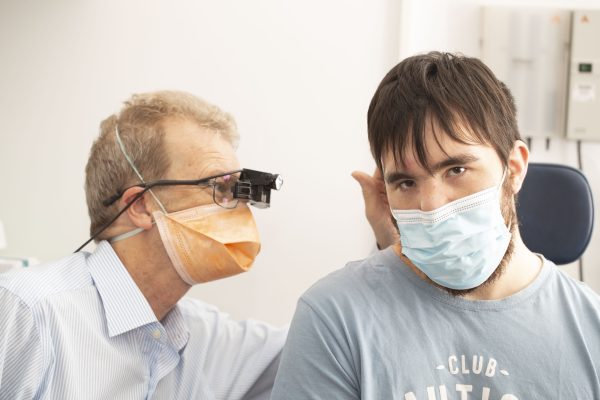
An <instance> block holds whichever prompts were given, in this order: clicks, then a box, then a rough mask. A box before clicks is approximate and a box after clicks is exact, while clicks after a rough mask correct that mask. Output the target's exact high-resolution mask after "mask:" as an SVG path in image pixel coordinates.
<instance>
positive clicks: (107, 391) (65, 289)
mask: <svg viewBox="0 0 600 400" xmlns="http://www.w3.org/2000/svg"><path fill="white" fill-rule="evenodd" d="M237 139H238V136H237V133H236V127H235V123H234V121H233V119H232V118H231V117H230V116H229V115H228V114H226V113H224V112H222V111H221V110H219V109H218V108H217V107H215V106H212V105H210V104H208V103H206V102H204V101H202V100H200V99H198V98H196V97H194V96H192V95H189V94H186V93H182V92H157V93H148V94H140V95H135V96H133V97H132V98H131V99H130V100H129V101H128V102H126V103H125V106H124V108H123V109H122V110H121V112H120V113H119V114H117V115H113V116H110V117H109V118H107V119H106V120H105V121H103V122H102V124H101V132H100V136H99V138H98V139H97V140H96V142H95V143H94V146H93V148H92V151H91V154H90V158H89V161H88V165H87V168H86V195H87V203H88V210H89V215H90V219H91V228H90V230H91V232H92V234H93V235H94V237H95V238H96V239H97V240H98V241H99V243H98V245H97V247H96V249H95V251H94V252H93V253H91V254H90V253H84V252H79V253H75V254H73V255H70V256H68V257H66V258H64V259H62V260H60V261H57V262H54V263H50V264H46V265H44V266H39V267H36V268H34V269H31V270H29V271H23V272H19V273H16V274H9V275H6V274H5V275H2V276H1V277H0V399H42V398H44V399H127V400H131V399H150V398H153V399H192V398H193V399H242V398H243V399H266V398H268V396H269V393H270V390H271V386H272V383H273V379H274V374H275V370H276V368H277V363H278V358H279V353H280V350H281V347H282V346H283V343H284V341H285V336H286V330H285V329H276V328H273V327H270V326H268V325H266V324H263V323H259V322H251V321H247V322H235V321H232V320H230V319H228V318H227V317H226V316H225V315H223V314H221V313H220V312H219V311H218V310H217V309H216V308H214V307H213V306H210V305H207V304H204V303H202V302H200V301H196V300H192V299H189V298H183V295H184V294H185V293H186V292H187V291H188V290H189V289H190V287H191V286H192V285H193V284H195V283H199V282H206V281H210V280H214V279H219V278H222V277H226V276H230V275H233V274H236V273H239V272H242V271H245V270H246V269H248V268H249V267H250V265H251V264H252V261H253V260H254V257H255V256H256V254H257V252H258V250H259V247H260V245H259V241H258V235H257V232H256V226H255V224H254V220H253V218H252V214H251V212H250V210H249V209H248V205H247V204H246V202H245V201H240V200H239V199H238V198H237V196H235V195H234V190H235V188H236V187H237V186H236V183H237V181H238V180H239V178H240V173H241V170H240V165H239V163H238V161H237V159H236V156H235V154H234V149H235V146H236V143H237ZM115 218H116V219H115ZM59 229H60V227H59Z"/></svg>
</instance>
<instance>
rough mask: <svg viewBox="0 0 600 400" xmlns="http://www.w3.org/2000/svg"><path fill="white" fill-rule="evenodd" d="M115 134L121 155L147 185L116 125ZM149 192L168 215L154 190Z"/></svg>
mask: <svg viewBox="0 0 600 400" xmlns="http://www.w3.org/2000/svg"><path fill="white" fill-rule="evenodd" d="M115 134H116V137H117V143H118V144H119V148H120V149H121V153H123V155H124V156H125V159H126V160H127V162H128V163H129V165H130V166H131V168H132V169H133V172H135V174H136V175H137V176H138V178H139V179H140V181H141V182H142V183H144V184H145V183H146V181H145V180H144V178H143V177H142V174H140V171H138V169H137V168H136V167H135V164H134V163H133V161H132V160H131V158H130V157H129V155H128V154H127V152H126V151H125V146H124V145H123V141H122V140H121V135H119V127H118V126H117V125H115ZM148 191H149V192H150V194H151V195H152V197H154V200H155V201H156V202H157V203H158V206H159V207H160V209H161V210H162V212H163V213H165V214H167V210H166V209H165V207H164V206H163V204H162V203H161V202H160V200H158V197H156V195H155V194H154V192H153V191H152V189H150V190H148Z"/></svg>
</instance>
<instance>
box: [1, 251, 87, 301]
mask: <svg viewBox="0 0 600 400" xmlns="http://www.w3.org/2000/svg"><path fill="white" fill-rule="evenodd" d="M87 256H88V254H87V253H76V254H72V255H70V256H68V257H65V258H63V259H61V260H58V261H54V262H50V263H45V264H41V265H36V266H33V267H28V268H26V269H21V270H15V271H11V272H8V273H4V274H0V290H1V291H4V292H7V293H10V294H11V296H12V297H14V298H15V299H18V301H20V302H22V303H23V304H25V305H27V306H28V307H34V306H35V305H36V304H38V303H39V302H40V301H43V300H45V299H47V298H49V297H51V296H53V295H55V294H58V293H62V292H65V291H73V290H77V289H80V288H84V287H87V286H89V285H91V284H93V282H92V279H91V276H90V274H89V272H88V270H87V268H86V257H87Z"/></svg>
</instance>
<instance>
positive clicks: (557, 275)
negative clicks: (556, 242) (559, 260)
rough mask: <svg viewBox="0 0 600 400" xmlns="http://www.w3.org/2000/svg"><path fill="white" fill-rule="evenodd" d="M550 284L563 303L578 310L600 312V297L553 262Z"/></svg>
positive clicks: (551, 264) (550, 264)
mask: <svg viewBox="0 0 600 400" xmlns="http://www.w3.org/2000/svg"><path fill="white" fill-rule="evenodd" d="M547 265H548V266H549V267H550V268H551V271H550V274H551V279H550V284H551V288H552V291H553V292H556V295H557V296H558V297H559V298H560V299H561V301H562V302H565V303H567V304H571V305H572V306H574V307H577V308H578V309H590V308H591V309H595V310H597V311H598V312H600V295H598V293H596V292H594V290H593V289H592V288H590V287H589V286H588V285H587V284H585V283H583V282H581V281H579V280H577V279H574V278H572V277H570V276H569V275H568V274H567V273H565V272H564V271H562V270H560V269H559V268H558V267H557V266H556V265H554V264H553V263H551V262H548V264H547Z"/></svg>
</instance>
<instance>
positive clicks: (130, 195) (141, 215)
mask: <svg viewBox="0 0 600 400" xmlns="http://www.w3.org/2000/svg"><path fill="white" fill-rule="evenodd" d="M143 191H144V188H141V187H139V186H134V187H131V188H129V189H127V190H126V191H125V193H123V196H122V197H121V207H126V206H127V204H129V203H130V202H132V201H134V199H135V198H136V197H137V196H140V193H141V192H143ZM148 194H149V193H148V192H146V193H144V194H142V195H141V196H140V197H139V198H138V199H137V200H135V202H134V203H133V204H132V205H131V206H130V207H129V208H128V209H127V211H126V214H127V216H128V217H129V220H130V221H131V223H132V224H133V225H135V226H136V227H138V228H143V229H150V228H152V221H153V218H152V210H151V209H150V207H149V203H148V201H146V196H147V195H148Z"/></svg>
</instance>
